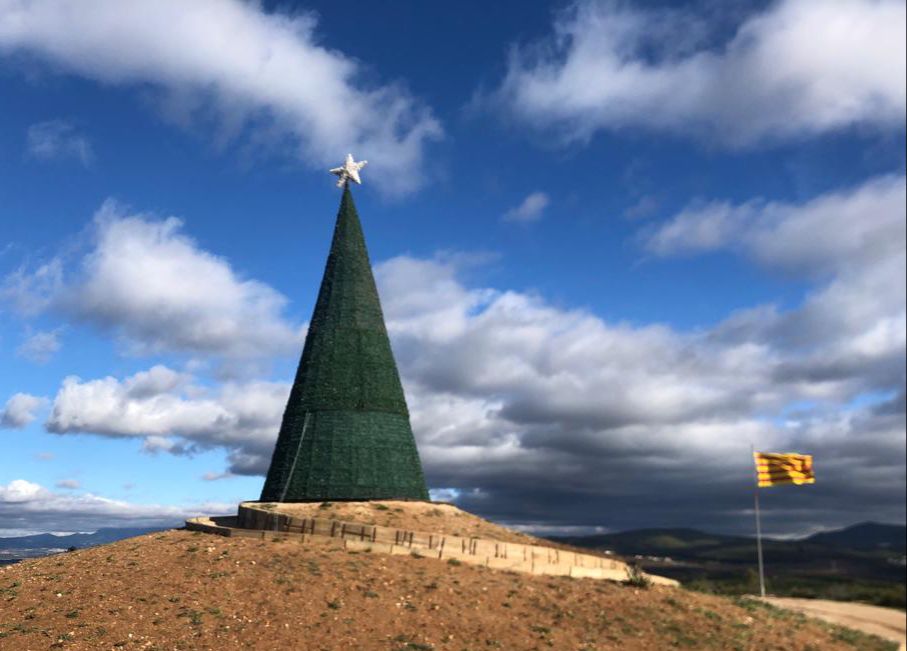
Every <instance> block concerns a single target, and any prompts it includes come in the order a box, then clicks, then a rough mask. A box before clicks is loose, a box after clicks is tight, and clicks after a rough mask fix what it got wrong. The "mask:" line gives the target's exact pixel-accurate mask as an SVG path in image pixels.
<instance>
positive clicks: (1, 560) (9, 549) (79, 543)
mask: <svg viewBox="0 0 907 651" xmlns="http://www.w3.org/2000/svg"><path fill="white" fill-rule="evenodd" d="M155 531H163V529H161V528H159V527H158V528H135V527H108V528H104V529H98V530H97V531H95V532H94V533H72V534H67V535H63V536H57V535H55V534H52V533H39V534H35V535H32V536H16V537H11V538H0V564H8V563H15V562H16V561H19V560H22V559H23V558H36V557H38V556H47V555H48V554H55V553H59V552H62V551H66V550H67V549H70V548H71V547H75V548H77V549H82V548H84V547H94V546H95V545H104V544H107V543H112V542H116V541H117V540H122V539H123V538H132V537H133V536H141V535H143V534H146V533H153V532H155Z"/></svg>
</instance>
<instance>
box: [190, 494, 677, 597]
mask: <svg viewBox="0 0 907 651" xmlns="http://www.w3.org/2000/svg"><path fill="white" fill-rule="evenodd" d="M186 526H187V528H189V529H193V530H196V531H206V532H208V533H216V534H220V535H224V536H243V537H254V538H264V539H273V538H275V537H276V538H287V537H289V538H297V539H298V540H299V542H305V541H306V540H307V539H311V538H313V537H314V538H316V539H322V540H324V539H333V540H336V541H337V542H338V543H341V544H342V545H343V546H344V547H345V548H346V549H348V550H351V551H365V552H379V553H385V554H406V555H416V556H421V557H426V558H437V559H441V560H454V561H458V562H461V563H467V564H470V565H483V566H485V567H489V568H493V569H500V570H510V571H514V572H526V573H529V574H541V575H553V576H572V577H577V578H579V577H585V578H593V579H609V580H612V581H622V580H625V579H627V577H628V574H627V570H628V566H627V564H626V563H624V562H622V561H619V560H616V559H610V558H604V557H601V556H593V555H591V554H582V553H578V552H571V551H565V550H561V549H555V548H553V547H544V546H541V545H522V544H519V543H510V542H501V541H497V540H488V539H483V538H464V537H461V536H452V535H445V534H431V533H424V532H419V531H407V530H401V529H395V528H392V527H382V526H377V525H369V524H361V523H358V522H342V521H339V520H330V519H322V518H300V517H292V516H288V515H286V514H283V513H276V512H272V511H268V510H266V509H261V508H257V507H255V506H253V505H251V504H249V503H244V504H240V506H239V515H238V516H236V517H231V518H216V519H211V518H193V519H192V520H187V522H186ZM647 576H648V577H649V579H650V580H651V581H652V582H653V583H657V584H660V585H672V586H676V585H679V584H678V583H677V582H676V581H674V580H672V579H666V578H663V577H658V576H652V575H647Z"/></svg>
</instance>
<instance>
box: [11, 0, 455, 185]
mask: <svg viewBox="0 0 907 651" xmlns="http://www.w3.org/2000/svg"><path fill="white" fill-rule="evenodd" d="M315 27H316V21H315V17H314V15H313V14H308V13H307V14H299V13H296V14H289V13H280V12H273V13H268V12H266V11H265V10H264V9H263V8H262V7H261V6H260V5H259V4H258V3H246V2H240V1H239V0H194V1H193V2H182V1H180V0H141V1H134V2H130V5H129V10H128V11H124V10H123V8H122V4H121V3H120V2H118V1H116V0H101V1H99V2H92V3H90V5H88V6H86V5H85V4H84V3H82V2H78V1H77V0H34V1H32V2H21V1H19V0H0V54H3V53H11V54H15V53H26V54H31V55H34V56H35V57H37V58H39V59H42V60H46V61H48V62H50V63H52V64H53V65H54V66H56V67H57V68H58V69H60V70H64V71H68V72H72V73H74V74H77V75H82V76H84V77H87V78H89V79H93V80H97V81H98V82H101V83H105V84H121V85H131V86H134V87H140V86H144V85H149V86H151V87H152V88H158V89H160V90H161V91H163V92H164V93H165V94H166V95H167V100H166V102H167V104H168V105H169V107H170V111H171V112H174V111H176V112H180V113H181V114H182V115H181V118H182V119H191V118H192V117H193V114H194V113H198V112H199V110H204V111H208V112H209V113H210V114H213V115H214V116H215V117H216V118H218V119H219V120H220V122H221V123H222V125H223V130H224V132H225V133H226V132H231V131H232V132H238V131H241V130H242V128H243V126H244V125H251V126H252V127H253V128H255V127H261V128H259V129H257V137H264V138H270V139H271V141H273V142H275V143H280V142H282V141H283V138H282V137H281V136H283V135H285V134H286V135H289V136H290V137H291V139H292V141H293V143H294V144H293V146H294V148H295V150H296V153H297V154H298V156H299V157H300V158H301V159H302V160H303V161H305V162H306V163H307V164H309V165H310V166H313V167H315V168H316V169H322V168H324V167H325V166H326V165H329V164H335V163H337V161H338V158H337V157H338V156H342V155H343V154H344V153H346V152H347V151H353V152H355V153H356V154H357V155H358V156H361V157H363V158H367V159H369V160H370V161H372V164H371V165H370V166H369V170H370V171H371V172H372V173H374V175H375V177H376V178H377V179H379V180H380V183H379V184H378V187H380V188H382V189H383V190H386V191H389V192H405V191H409V190H412V189H414V188H415V187H416V186H417V185H418V184H419V183H420V181H421V180H422V178H423V176H422V175H421V174H415V173H414V172H415V170H416V169H418V167H419V166H420V163H421V160H422V157H423V153H424V152H423V150H424V148H425V145H426V143H427V142H428V141H430V140H432V139H435V138H437V137H439V135H440V133H441V128H440V126H439V124H438V122H437V121H436V120H435V119H434V118H433V117H432V115H431V112H430V111H429V110H428V109H427V108H425V107H424V106H423V105H422V104H421V103H420V102H418V101H417V100H415V99H414V98H413V97H412V96H411V95H410V94H409V93H407V92H406V91H405V90H404V89H403V88H402V87H401V86H400V85H399V84H389V85H384V86H369V85H368V84H366V83H365V82H363V81H362V79H361V78H362V76H363V69H362V66H361V65H360V64H359V63H358V62H357V61H355V60H354V59H351V58H349V57H347V56H345V55H343V54H342V53H340V52H338V51H337V50H333V49H329V48H327V47H324V46H323V45H320V44H319V43H318V41H319V39H318V37H317V36H316V34H315ZM187 113H188V115H186V114H187Z"/></svg>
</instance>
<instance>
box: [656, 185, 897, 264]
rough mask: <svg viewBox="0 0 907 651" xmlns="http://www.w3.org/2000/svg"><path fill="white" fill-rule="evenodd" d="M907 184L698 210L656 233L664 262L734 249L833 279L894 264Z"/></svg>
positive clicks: (766, 261) (692, 209) (764, 261)
mask: <svg viewBox="0 0 907 651" xmlns="http://www.w3.org/2000/svg"><path fill="white" fill-rule="evenodd" d="M905 197H907V193H905V179H904V177H903V176H884V177H879V178H875V179H870V180H869V181H866V182H865V183H863V184H862V185H860V186H858V187H856V188H852V189H849V190H844V191H835V192H829V193H826V194H823V195H821V196H818V197H816V198H814V199H811V200H809V201H805V202H802V203H784V202H769V201H749V202H747V203H743V204H738V205H734V204H731V203H729V202H725V201H713V202H708V203H705V204H701V203H700V204H694V205H693V206H690V207H688V208H686V209H684V210H683V211H681V212H680V213H679V214H678V215H676V216H675V217H673V218H672V219H670V220H668V221H667V222H666V223H664V224H662V225H661V226H659V227H658V228H657V229H656V230H654V232H652V233H650V234H649V235H648V237H647V238H646V241H645V247H646V249H647V250H649V251H650V252H652V253H654V254H656V255H661V256H667V255H676V254H689V253H701V252H705V251H712V250H718V249H735V250H738V251H742V252H744V253H746V254H748V255H751V256H753V257H754V258H755V259H756V260H758V261H759V262H760V263H762V264H764V265H766V266H769V267H772V268H781V269H785V270H789V271H793V272H801V273H802V272H810V273H830V272H840V271H841V270H842V268H845V267H847V268H855V267H860V268H862V267H866V266H868V265H870V264H872V263H873V261H878V260H883V259H886V258H890V257H892V256H893V255H894V256H896V255H898V254H899V253H900V252H902V251H903V249H904V239H905V237H907V228H905V222H904V214H905V210H907V198H905Z"/></svg>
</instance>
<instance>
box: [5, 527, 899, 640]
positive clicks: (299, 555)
mask: <svg viewBox="0 0 907 651" xmlns="http://www.w3.org/2000/svg"><path fill="white" fill-rule="evenodd" d="M845 633H846V632H842V630H841V629H837V628H834V627H832V626H831V625H830V624H825V623H823V622H819V621H814V620H808V619H806V618H803V617H802V616H800V615H796V614H795V613H790V612H789V611H785V610H782V609H778V608H772V607H770V606H768V605H765V604H762V603H761V602H758V601H753V600H749V601H742V600H741V601H737V602H734V601H731V600H728V599H723V598H720V597H715V596H710V595H703V594H697V593H691V592H686V591H683V590H678V589H672V588H650V589H648V590H644V589H637V588H634V587H632V586H628V585H621V584H617V583H611V582H606V581H594V580H585V579H569V578H566V577H539V576H531V575H527V574H515V573H508V572H499V571H493V570H489V569H487V568H483V567H476V566H468V565H460V564H456V563H449V562H443V561H438V560H431V559H425V558H415V557H411V556H389V555H383V554H369V553H358V554H355V553H351V552H347V551H345V550H343V549H342V548H337V547H332V546H327V545H321V544H319V543H307V544H300V543H298V542H263V541H258V540H253V539H247V538H221V537H217V536H212V535H208V534H202V533H198V532H189V531H171V532H165V533H160V534H150V535H147V536H141V537H138V538H132V539H128V540H123V541H120V542H117V543H114V544H111V545H104V546H101V547H95V548H91V549H86V550H81V551H76V552H72V553H67V554H61V555H58V556H51V557H47V558H41V559H35V560H29V561H24V562H22V563H19V564H16V565H12V566H9V567H6V568H3V569H2V570H0V648H2V649H3V650H4V651H19V650H38V649H73V650H76V649H108V650H120V649H125V650H127V651H128V650H132V649H136V650H138V649H145V650H147V651H152V650H157V651H164V650H171V649H176V650H186V651H195V650H199V651H203V650H207V649H212V650H213V649H218V650H220V649H223V650H232V649H255V650H263V651H269V650H272V649H275V650H276V649H281V650H282V649H286V650H290V649H305V650H306V651H340V650H352V649H355V650H357V651H493V650H495V649H503V650H506V651H542V650H549V649H555V650H557V651H605V650H617V649H620V650H626V651H649V650H651V649H672V648H687V649H713V650H715V651H749V650H752V651H782V650H784V651H787V650H794V651H844V650H853V649H860V651H882V650H887V649H888V648H889V647H888V646H886V645H887V643H886V642H883V641H881V640H877V639H871V638H868V637H863V636H860V637H858V638H853V637H852V635H851V634H850V633H846V634H845ZM855 635H859V634H855Z"/></svg>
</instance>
